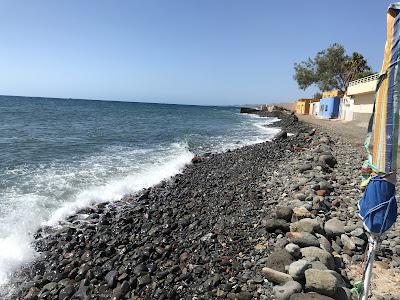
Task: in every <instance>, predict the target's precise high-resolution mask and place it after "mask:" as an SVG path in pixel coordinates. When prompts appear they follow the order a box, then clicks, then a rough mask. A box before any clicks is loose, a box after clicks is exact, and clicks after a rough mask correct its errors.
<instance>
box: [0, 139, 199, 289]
mask: <svg viewBox="0 0 400 300" xmlns="http://www.w3.org/2000/svg"><path fill="white" fill-rule="evenodd" d="M117 150H118V151H117ZM192 157H193V154H192V153H191V152H190V151H189V150H188V146H187V144H171V145H170V146H169V147H168V148H167V149H163V150H160V149H149V150H143V149H142V150H129V149H115V148H112V149H106V152H105V153H103V154H101V155H96V156H93V157H89V158H87V159H86V160H84V161H82V162H81V163H79V164H78V165H76V166H68V167H64V168H63V167H61V166H60V165H54V166H51V167H49V168H47V169H45V168H42V167H38V168H37V169H36V170H34V171H32V170H30V169H26V168H20V169H18V170H10V173H11V172H13V173H15V176H20V177H23V180H24V181H25V182H21V184H20V185H18V186H14V187H12V188H10V189H9V190H7V191H5V194H4V195H5V198H4V199H0V200H2V201H3V202H4V203H3V204H4V205H3V206H2V207H1V209H2V210H5V211H6V212H7V213H6V214H2V215H3V216H4V217H2V218H1V219H0V227H1V228H0V289H1V285H4V284H6V283H7V281H8V276H9V275H10V274H11V273H12V272H14V271H15V270H16V269H17V268H18V267H19V266H21V265H22V264H24V263H28V262H30V261H32V260H33V259H34V258H35V255H36V253H35V251H34V249H33V248H32V245H31V243H32V241H33V233H34V232H35V231H36V230H37V229H38V228H39V227H40V226H42V225H50V226H52V225H56V224H58V222H59V221H61V220H63V219H64V218H66V217H67V216H69V215H71V214H74V213H75V212H76V211H78V210H79V209H82V208H85V207H88V206H90V205H93V204H96V203H100V202H104V201H115V200H119V199H121V198H122V197H123V196H124V195H126V194H130V193H135V192H137V191H139V190H141V189H143V188H147V187H150V186H152V185H155V184H157V183H158V182H160V181H162V180H163V179H167V178H169V177H171V176H173V175H175V174H177V173H179V172H180V171H181V170H182V169H183V168H184V166H185V165H186V164H188V163H189V162H190V160H191V158H192ZM28 190H29V191H28ZM0 294H1V293H0Z"/></svg>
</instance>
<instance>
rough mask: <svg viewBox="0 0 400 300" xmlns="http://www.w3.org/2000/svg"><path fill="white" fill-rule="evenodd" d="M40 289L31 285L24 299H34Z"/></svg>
mask: <svg viewBox="0 0 400 300" xmlns="http://www.w3.org/2000/svg"><path fill="white" fill-rule="evenodd" d="M39 293H40V290H39V289H38V288H37V287H31V288H30V289H29V291H28V293H27V294H26V295H25V297H24V300H36V299H37V298H38V295H39Z"/></svg>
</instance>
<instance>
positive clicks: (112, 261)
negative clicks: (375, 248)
mask: <svg viewBox="0 0 400 300" xmlns="http://www.w3.org/2000/svg"><path fill="white" fill-rule="evenodd" d="M269 116H271V115H269ZM291 116H293V115H292V114H290V115H289V114H288V115H287V116H283V117H282V116H281V117H282V119H281V121H278V122H277V123H275V124H273V125H272V126H274V127H276V126H279V127H282V130H283V132H291V133H294V135H293V136H289V137H288V136H287V135H286V134H278V136H277V137H276V138H275V139H274V140H273V141H271V142H264V143H260V144H255V145H250V146H244V147H242V148H238V149H235V150H232V151H227V152H223V153H217V154H215V153H213V154H211V155H210V156H207V157H202V158H199V159H197V160H195V161H193V163H192V164H190V165H188V166H187V167H186V168H185V169H184V171H183V172H182V173H180V174H177V175H175V176H173V177H172V178H171V179H170V180H167V181H163V182H161V183H159V184H158V185H156V186H154V187H152V188H149V189H146V190H144V191H143V192H142V193H139V194H137V195H133V196H127V197H124V198H123V199H121V200H120V201H116V202H111V203H102V204H99V205H96V206H94V207H90V208H87V209H84V210H82V211H80V212H78V213H77V214H76V215H73V216H71V217H69V218H67V220H66V221H65V222H66V223H67V224H68V225H67V224H65V225H64V226H63V227H62V228H61V229H56V230H49V232H46V230H48V229H41V230H39V231H38V232H37V234H36V242H35V244H36V248H37V250H38V251H39V252H41V256H40V258H39V259H38V260H36V261H35V262H34V263H33V264H31V265H30V266H29V267H26V266H25V267H23V268H21V270H20V272H19V273H17V274H15V277H14V278H13V279H12V281H13V284H14V285H16V286H19V288H18V289H17V290H16V291H15V293H14V294H13V296H12V297H18V298H24V297H25V298H24V299H36V298H37V297H39V299H52V298H54V297H57V296H58V297H59V299H192V298H193V297H197V298H198V299H215V298H228V299H253V298H254V299H270V297H271V295H272V293H274V294H275V295H276V293H277V292H276V287H275V288H274V287H273V286H274V285H275V284H276V282H275V284H273V282H274V280H273V279H271V277H269V276H270V274H269V275H268V270H267V269H266V268H271V269H273V270H275V271H280V272H282V273H285V268H284V267H285V266H286V265H290V264H291V262H293V261H296V260H297V261H300V260H298V258H299V257H297V256H298V254H297V255H295V254H294V253H291V254H289V252H288V251H287V249H286V250H285V247H286V248H287V246H288V245H290V244H295V245H298V244H299V242H298V241H297V242H294V240H293V239H294V238H293V237H292V235H293V234H291V233H292V227H294V226H295V225H293V224H296V222H297V224H296V226H298V225H299V224H298V222H300V220H301V219H310V220H314V219H315V220H317V221H318V222H319V223H321V224H325V226H326V222H327V221H328V219H333V218H338V219H340V221H341V222H346V223H345V224H346V225H344V226H350V225H351V224H353V225H354V226H355V228H354V229H353V230H355V229H358V228H360V227H359V222H357V220H356V219H355V218H354V215H355V211H354V209H353V211H352V210H349V207H350V208H351V207H352V206H354V204H355V201H356V200H358V197H359V194H360V193H359V190H358V187H357V181H358V178H357V175H358V169H359V166H360V164H359V165H358V164H357V163H358V162H359V161H361V159H360V157H359V154H357V153H356V150H352V148H351V147H352V146H351V144H350V143H348V142H343V141H341V140H340V138H339V139H338V137H334V138H331V137H330V136H329V135H328V134H326V133H325V132H324V131H321V130H320V129H318V130H315V128H313V126H312V125H310V124H305V123H303V122H298V121H297V117H295V116H294V117H291ZM349 151H350V153H347V152H349ZM351 151H353V152H351ZM325 152H330V154H331V156H332V157H333V160H332V158H327V161H324V160H323V159H322V160H320V158H321V157H322V156H324V155H325V156H329V155H328V154H326V153H325ZM324 153H325V154H324ZM346 155H347V156H348V158H347V159H345V162H343V161H340V159H339V157H340V158H341V159H342V158H343V157H345V156H346ZM317 156H318V158H317V160H315V159H314V158H315V157H317ZM325 158H326V157H325ZM336 159H337V161H338V166H336V164H333V163H332V162H333V161H334V160H336ZM342 160H343V159H342ZM329 161H331V162H329ZM329 164H332V166H330V165H329ZM338 168H343V170H344V171H347V172H348V173H349V174H348V177H347V178H346V176H345V175H344V174H345V173H344V171H342V170H339V169H338ZM321 182H322V183H321ZM324 184H325V185H326V186H322V187H323V188H324V189H322V188H321V185H324ZM316 188H317V189H316ZM322 191H325V192H322ZM319 194H324V195H319ZM341 198H343V199H341ZM345 200H346V201H345ZM277 204H279V207H278V208H277ZM283 206H287V207H291V210H290V212H289V210H288V209H285V208H281V207H283ZM300 208H301V209H300ZM296 209H297V210H296ZM285 210H286V212H287V214H288V213H289V214H290V215H291V219H290V220H289V218H286V220H284V219H285V218H284V219H282V218H280V216H281V213H283V212H284V211H285ZM299 210H300V212H301V213H303V215H304V214H305V215H306V217H304V216H303V215H301V214H300V212H298V211H299ZM305 210H306V211H307V212H306V211H305ZM352 212H353V213H354V214H353V215H351V213H352ZM298 214H300V215H298ZM343 214H344V215H345V216H343ZM346 215H347V216H346ZM293 216H296V218H295V219H296V220H294V219H293ZM301 216H302V217H301ZM286 217H287V216H286ZM342 219H344V220H342ZM282 220H284V221H285V223H284V222H282ZM310 222H311V221H310ZM300 223H307V222H305V221H302V222H300ZM311 223H312V222H311ZM354 226H353V227H354ZM316 227H318V226H316ZM322 227H323V228H322V230H321V231H319V230H318V231H315V232H314V230H311V233H310V234H312V235H313V237H314V238H315V239H316V238H317V237H318V239H319V240H324V239H323V238H322V237H319V236H318V234H319V235H322V233H324V228H325V227H324V226H322ZM325 231H326V230H325ZM358 231H359V230H358ZM293 232H296V234H297V232H300V233H302V232H303V231H293ZM296 234H295V235H296ZM342 234H344V235H350V232H343V233H342ZM325 235H326V233H324V235H322V236H325ZM352 237H353V236H352V235H350V237H349V238H352ZM308 238H309V239H311V240H313V242H314V244H315V239H312V238H310V237H309V236H308ZM357 238H359V239H361V240H363V238H364V237H363V236H362V235H360V237H357ZM344 239H345V240H346V238H344ZM326 240H327V241H328V243H329V244H330V247H331V249H330V250H331V251H328V250H329V249H324V248H323V247H322V244H323V243H325V246H326V245H327V244H326V242H325V241H324V242H319V248H320V249H321V250H323V251H326V252H328V254H329V253H330V254H331V255H332V259H333V257H336V256H334V254H332V253H333V252H334V251H337V252H338V255H339V257H340V259H341V261H342V264H341V265H340V264H339V266H336V264H335V266H331V268H333V269H335V270H337V271H338V272H341V270H345V271H344V273H343V274H342V273H340V275H339V273H337V272H335V273H336V274H338V275H339V276H341V277H342V278H343V281H344V284H341V285H342V286H340V290H341V291H342V290H343V291H345V292H347V290H346V289H347V287H348V286H349V285H350V282H351V280H353V279H352V275H351V270H350V267H351V265H352V264H351V260H352V258H354V257H355V256H356V255H359V254H358V253H359V252H362V250H363V247H364V246H365V242H364V243H363V244H362V245H361V241H358V242H359V243H360V245H356V246H355V247H354V249H352V250H351V251H350V252H349V249H347V248H346V247H345V246H343V245H340V244H341V243H339V241H337V236H335V235H334V236H327V238H326ZM339 240H340V238H339ZM346 241H347V240H346ZM289 242H290V243H289ZM303 242H304V241H303ZM333 242H335V244H338V246H339V248H337V249H335V250H332V247H333V246H334V244H333ZM336 242H338V243H336ZM342 244H343V243H342ZM314 246H316V245H314ZM301 248H305V247H301ZM285 251H286V252H285ZM347 253H350V254H351V255H350V254H347ZM324 254H325V253H324ZM344 254H346V255H348V256H349V258H350V263H348V264H347V263H345V261H346V259H348V257H346V256H344ZM399 254H400V253H399ZM359 256H360V255H359ZM343 258H346V259H343ZM359 258H360V259H361V257H359ZM378 258H379V254H378ZM383 258H385V257H383ZM335 259H336V258H335ZM340 259H338V260H340ZM356 262H357V263H359V261H357V260H356ZM310 263H312V262H310ZM335 263H336V262H335ZM315 265H317V264H315ZM347 265H349V268H348V269H349V270H348V272H347V271H346V270H347V269H346V268H347ZM320 268H322V266H320ZM277 269H278V270H277ZM312 269H314V266H313V267H312ZM304 271H305V270H304ZM332 272H333V271H332ZM302 276H303V277H304V272H303V275H302ZM303 277H301V276H300V278H298V279H297V278H296V279H297V280H298V282H300V284H303V285H305V287H304V286H303V287H302V288H301V289H304V291H309V290H310V287H309V286H308V287H307V284H306V283H304V282H303V281H304V278H303ZM336 285H337V286H336ZM336 285H335V293H336V292H337V290H339V284H338V283H336ZM311 290H313V288H311ZM322 293H323V292H322ZM304 295H307V294H304ZM8 296H9V295H8ZM92 296H93V297H92ZM35 297H36V298H35ZM296 299H297V298H296ZM298 299H300V298H298ZM304 299H306V298H304Z"/></svg>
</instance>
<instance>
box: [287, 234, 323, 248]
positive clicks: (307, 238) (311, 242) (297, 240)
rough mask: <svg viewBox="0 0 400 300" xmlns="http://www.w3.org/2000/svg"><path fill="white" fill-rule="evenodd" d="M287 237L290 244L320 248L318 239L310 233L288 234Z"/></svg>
mask: <svg viewBox="0 0 400 300" xmlns="http://www.w3.org/2000/svg"><path fill="white" fill-rule="evenodd" d="M286 237H287V238H288V241H289V242H290V243H293V244H296V245H299V246H300V247H309V246H316V247H318V246H319V241H318V239H317V238H316V237H315V236H314V235H312V234H311V233H308V232H288V233H287V234H286Z"/></svg>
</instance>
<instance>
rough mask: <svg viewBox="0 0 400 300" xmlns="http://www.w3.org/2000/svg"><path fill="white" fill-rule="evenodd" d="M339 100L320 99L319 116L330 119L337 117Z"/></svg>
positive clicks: (332, 98) (333, 98) (335, 98)
mask: <svg viewBox="0 0 400 300" xmlns="http://www.w3.org/2000/svg"><path fill="white" fill-rule="evenodd" d="M339 105H340V98H338V97H331V98H322V99H321V101H320V109H319V116H321V117H323V118H326V119H331V118H337V117H338V116H339Z"/></svg>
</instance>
